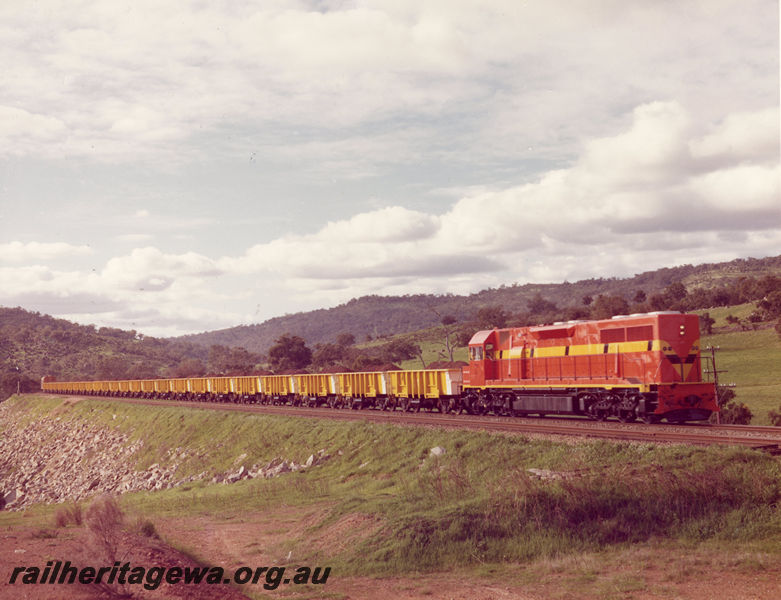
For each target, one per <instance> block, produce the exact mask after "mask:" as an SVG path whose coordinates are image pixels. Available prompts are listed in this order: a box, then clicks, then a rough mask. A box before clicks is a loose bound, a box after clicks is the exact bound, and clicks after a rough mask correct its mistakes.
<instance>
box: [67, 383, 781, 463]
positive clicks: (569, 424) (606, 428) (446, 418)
mask: <svg viewBox="0 0 781 600" xmlns="http://www.w3.org/2000/svg"><path fill="white" fill-rule="evenodd" d="M55 397H59V398H62V396H55ZM76 397H78V398H84V399H91V400H98V399H101V398H95V397H94V396H76ZM110 400H112V401H117V400H121V401H122V402H128V403H131V404H143V405H151V406H187V407H191V408H200V409H206V410H223V411H234V412H248V413H255V414H271V415H278V416H293V417H305V418H315V417H316V418H326V419H335V420H346V421H365V422H371V423H388V424H394V425H412V426H421V427H444V428H451V429H472V430H481V431H492V432H504V433H515V434H519V435H522V434H536V435H555V436H568V437H583V438H592V439H608V440H619V441H637V442H655V443H675V444H690V445H702V446H710V445H732V446H744V447H750V448H755V449H757V450H762V451H765V452H768V453H770V454H781V428H778V427H762V426H749V425H667V424H665V425H644V424H633V423H619V422H610V421H600V422H594V421H585V420H578V419H573V418H564V419H554V418H550V419H530V418H522V417H521V418H508V417H493V416H483V417H475V416H473V415H449V414H448V415H442V414H439V413H435V412H431V413H429V412H420V413H405V412H399V411H397V412H383V411H378V410H349V409H344V410H334V409H328V408H302V407H293V406H267V405H257V404H228V403H211V402H183V401H177V400H160V399H142V398H121V399H120V398H111V399H110Z"/></svg>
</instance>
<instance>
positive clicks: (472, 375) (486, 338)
mask: <svg viewBox="0 0 781 600" xmlns="http://www.w3.org/2000/svg"><path fill="white" fill-rule="evenodd" d="M495 360H496V329H491V330H488V331H478V332H477V333H476V334H474V335H473V336H472V339H471V340H469V367H465V368H464V371H468V373H466V372H465V373H464V375H465V376H467V375H468V381H469V385H477V386H482V385H485V382H486V380H489V379H493V378H494V377H495V371H496V367H495ZM465 379H467V377H465Z"/></svg>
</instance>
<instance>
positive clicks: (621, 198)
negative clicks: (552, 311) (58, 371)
mask: <svg viewBox="0 0 781 600" xmlns="http://www.w3.org/2000/svg"><path fill="white" fill-rule="evenodd" d="M778 17H779V8H778V3H777V2H771V1H764V0H754V1H751V0H749V1H745V0H741V1H727V0H707V1H700V2H696V1H686V0H684V1H681V2H650V1H649V2H644V1H637V2H625V1H617V0H616V1H612V0H611V1H607V0H589V1H582V2H581V1H571V0H568V1H564V0H561V1H557V0H551V1H546V2H542V1H529V2H521V1H519V0H512V1H508V2H504V1H498V0H497V1H491V0H489V1H483V2H459V1H452V0H451V1H432V2H426V1H422V2H421V1H414V2H413V1H409V2H406V1H403V0H389V1H379V0H377V1H367V2H357V1H354V2H328V1H325V2H306V1H283V0H278V1H277V0H274V1H266V2H247V1H238V0H237V1H234V2H222V3H214V2H204V1H182V2H165V3H160V2H152V1H145V0H141V1H137V2H132V3H128V2H119V1H113V0H107V1H106V0H104V1H102V2H97V1H91V0H83V1H80V2H72V1H70V2H55V1H47V0H43V1H38V2H35V3H29V2H21V1H16V0H10V1H6V2H3V3H1V4H0V60H2V64H3V65H4V68H3V74H2V77H0V140H2V143H0V281H2V285H1V286H0V305H5V306H22V307H24V308H27V309H30V310H38V311H41V312H44V313H48V314H53V315H56V316H61V317H64V318H68V319H71V320H74V321H78V322H81V323H94V324H96V325H109V326H115V327H122V328H126V329H131V328H132V329H136V330H138V331H140V332H143V333H146V334H149V335H177V334H182V333H191V332H197V331H205V330H211V329H217V328H222V327H229V326H233V325H238V324H241V323H254V322H261V321H263V320H265V319H267V318H270V317H273V316H277V315H281V314H285V313H292V312H297V311H300V310H309V309H313V308H319V307H327V306H333V305H336V304H339V303H341V302H345V301H347V300H349V299H350V298H353V297H357V296H361V295H364V294H405V293H418V292H430V293H448V292H451V293H469V292H473V291H477V290H479V289H483V288H485V287H488V286H498V285H501V284H511V283H514V282H519V283H525V282H557V281H562V280H565V279H567V280H570V281H574V280H577V279H582V278H589V277H611V276H628V275H632V274H634V273H638V272H641V271H645V270H649V269H655V268H659V267H663V266H672V265H677V264H684V263H699V262H713V261H721V260H730V259H733V258H736V257H746V256H768V255H775V254H778V253H781V227H780V225H781V200H780V198H781V189H780V184H779V181H780V180H781V176H780V173H779V20H778Z"/></svg>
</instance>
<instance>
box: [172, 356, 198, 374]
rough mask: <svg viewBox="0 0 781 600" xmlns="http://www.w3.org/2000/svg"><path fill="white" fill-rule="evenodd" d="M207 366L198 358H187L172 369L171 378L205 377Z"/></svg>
mask: <svg viewBox="0 0 781 600" xmlns="http://www.w3.org/2000/svg"><path fill="white" fill-rule="evenodd" d="M204 375H206V366H205V365H204V364H203V361H201V360H200V359H197V358H185V359H184V360H183V361H181V362H180V363H179V364H178V365H176V366H175V367H173V368H172V369H171V377H203V376H204Z"/></svg>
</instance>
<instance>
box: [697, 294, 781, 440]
mask: <svg viewBox="0 0 781 600" xmlns="http://www.w3.org/2000/svg"><path fill="white" fill-rule="evenodd" d="M754 310H755V309H754V305H753V304H743V305H740V306H729V307H722V308H715V309H710V310H708V311H697V312H698V313H700V314H702V313H703V312H708V313H709V314H710V316H711V317H713V318H714V319H715V320H716V323H715V324H714V332H715V333H714V335H710V336H703V337H702V343H701V346H702V348H703V355H705V352H704V349H705V348H706V347H707V346H718V347H719V350H718V352H717V353H716V367H717V369H718V370H719V371H723V372H722V373H719V383H734V384H735V394H736V400H737V401H739V402H743V403H745V404H746V405H747V406H748V407H749V408H750V409H751V411H752V413H753V414H754V417H753V419H752V421H751V422H752V424H753V425H770V419H769V418H768V412H769V411H770V410H776V411H778V410H779V406H781V338H779V336H778V334H777V333H776V332H775V331H774V330H773V329H772V328H770V329H768V328H763V329H756V330H749V331H731V330H732V329H734V328H735V327H734V326H731V325H729V324H728V323H727V321H726V317H727V315H734V316H736V317H739V318H741V319H745V317H747V316H748V315H749V314H751V312H753V311H754Z"/></svg>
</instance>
